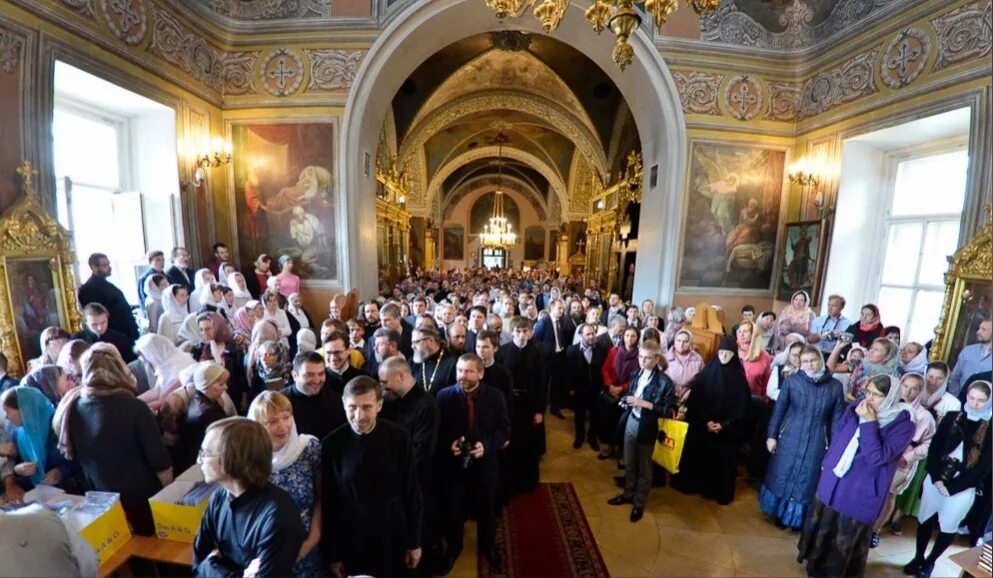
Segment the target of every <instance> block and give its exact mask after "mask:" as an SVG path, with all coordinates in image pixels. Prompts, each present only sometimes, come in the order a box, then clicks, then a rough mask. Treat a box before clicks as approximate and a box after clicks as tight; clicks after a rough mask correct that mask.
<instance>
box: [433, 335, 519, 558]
mask: <svg viewBox="0 0 993 578" xmlns="http://www.w3.org/2000/svg"><path fill="white" fill-rule="evenodd" d="M455 374H456V381H457V383H456V384H454V385H450V386H448V387H446V388H445V389H443V390H441V391H440V392H438V397H437V401H438V409H439V410H440V412H441V428H440V431H439V435H438V451H439V452H443V456H442V459H441V460H440V464H439V465H440V468H441V475H442V476H443V479H444V480H445V481H447V484H443V486H442V487H444V488H446V489H447V491H448V495H447V499H446V500H444V501H445V503H446V508H445V538H446V541H447V542H448V551H447V552H446V553H445V559H446V560H445V562H446V567H445V573H447V572H448V571H450V570H451V567H452V566H453V565H454V564H455V560H456V559H457V558H458V557H459V555H460V554H461V553H462V538H463V534H464V532H465V528H464V526H465V520H466V517H467V514H468V511H469V509H470V508H469V504H470V503H472V504H474V505H475V508H474V509H475V512H476V522H477V535H478V538H479V539H478V543H479V552H480V553H483V554H485V555H486V557H487V559H489V561H490V565H492V566H493V567H494V568H495V569H499V568H500V567H501V566H502V558H501V556H500V553H499V552H497V551H496V550H495V549H494V535H495V531H496V519H495V516H494V507H495V505H496V490H497V480H498V479H499V470H500V464H499V461H498V455H499V450H500V448H502V447H503V446H504V444H505V443H506V442H507V441H508V440H509V439H510V417H509V415H508V413H507V402H506V401H505V400H504V397H503V394H501V393H500V392H499V391H497V390H496V389H494V388H491V387H487V386H486V385H485V384H483V383H482V379H483V361H482V360H481V359H480V358H479V357H478V356H477V355H476V354H474V353H466V354H464V355H462V356H461V357H459V360H458V363H457V364H456V368H455ZM470 500H471V502H470Z"/></svg>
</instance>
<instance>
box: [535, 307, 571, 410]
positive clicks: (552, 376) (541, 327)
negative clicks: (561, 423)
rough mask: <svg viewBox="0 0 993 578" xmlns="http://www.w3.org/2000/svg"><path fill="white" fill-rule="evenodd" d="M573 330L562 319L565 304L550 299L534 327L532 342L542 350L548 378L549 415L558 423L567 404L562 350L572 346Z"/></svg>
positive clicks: (566, 374)
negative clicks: (542, 317) (540, 318)
mask: <svg viewBox="0 0 993 578" xmlns="http://www.w3.org/2000/svg"><path fill="white" fill-rule="evenodd" d="M575 332H576V326H575V325H573V324H572V321H571V320H569V319H568V318H566V317H565V304H564V303H563V302H562V300H561V299H553V300H552V302H551V304H549V306H548V317H546V318H544V319H542V320H540V321H538V324H537V325H535V327H534V339H535V340H536V341H537V342H538V345H539V346H540V347H541V350H542V355H543V360H544V363H545V367H547V371H548V376H549V387H550V389H551V399H550V403H549V405H551V410H550V411H549V413H551V414H552V415H554V416H555V417H557V418H559V419H565V416H564V415H562V406H563V405H565V404H566V402H567V401H568V400H566V384H565V380H566V379H567V378H568V372H567V370H566V364H565V363H566V362H565V350H566V348H567V347H569V345H571V344H572V338H573V334H574V333H575Z"/></svg>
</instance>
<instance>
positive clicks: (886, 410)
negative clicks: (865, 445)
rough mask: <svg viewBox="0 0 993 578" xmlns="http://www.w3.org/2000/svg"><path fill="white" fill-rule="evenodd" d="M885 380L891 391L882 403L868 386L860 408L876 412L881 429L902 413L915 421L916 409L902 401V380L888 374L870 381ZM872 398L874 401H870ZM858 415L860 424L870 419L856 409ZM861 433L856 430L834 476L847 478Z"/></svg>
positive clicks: (877, 394)
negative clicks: (865, 406) (863, 407)
mask: <svg viewBox="0 0 993 578" xmlns="http://www.w3.org/2000/svg"><path fill="white" fill-rule="evenodd" d="M883 379H885V380H888V381H889V389H888V390H887V391H886V394H885V396H884V397H883V398H882V401H881V402H879V404H878V405H876V404H875V400H878V399H879V392H877V391H875V389H873V390H872V391H870V390H869V389H868V386H866V396H865V397H864V398H863V399H862V400H861V401H860V402H859V406H863V405H868V406H869V407H872V408H873V409H874V410H875V414H876V421H878V422H879V427H880V429H882V428H884V427H886V426H888V425H889V424H890V422H892V421H893V420H895V419H896V418H897V416H899V415H900V413H901V412H907V413H909V414H910V416H911V421H913V415H914V409H913V408H912V407H910V404H908V403H904V402H903V401H902V400H901V399H900V393H901V391H900V380H899V379H897V377H896V376H895V375H890V374H888V373H884V374H881V375H877V376H875V377H873V378H871V379H869V383H870V384H876V383H878V382H879V380H883ZM870 397H871V398H872V400H870V399H869V398H870ZM856 413H857V414H858V415H859V423H863V422H865V421H868V418H867V417H865V415H863V413H864V412H860V409H859V408H856ZM859 433H860V430H855V435H853V436H852V439H851V440H849V442H848V446H847V447H846V448H845V452H844V453H843V454H841V459H840V460H838V463H837V464H836V465H835V466H834V468H833V470H832V471H833V472H834V475H836V476H838V477H839V478H843V477H845V474H846V473H848V470H849V468H851V467H852V462H853V461H854V460H855V453H856V452H858V449H859Z"/></svg>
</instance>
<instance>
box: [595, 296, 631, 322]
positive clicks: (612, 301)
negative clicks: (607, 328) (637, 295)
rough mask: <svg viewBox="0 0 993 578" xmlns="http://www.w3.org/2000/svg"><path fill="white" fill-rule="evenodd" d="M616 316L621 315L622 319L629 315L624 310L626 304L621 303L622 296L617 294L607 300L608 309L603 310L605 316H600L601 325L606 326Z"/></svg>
mask: <svg viewBox="0 0 993 578" xmlns="http://www.w3.org/2000/svg"><path fill="white" fill-rule="evenodd" d="M614 315H620V316H621V317H626V315H627V311H626V310H625V309H624V303H623V302H622V301H621V296H620V295H618V294H617V293H611V294H610V297H609V298H608V299H607V308H606V309H604V310H603V315H601V316H600V323H603V324H604V325H606V324H607V320H609V319H610V318H611V317H613V316H614Z"/></svg>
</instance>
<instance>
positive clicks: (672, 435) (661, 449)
mask: <svg viewBox="0 0 993 578" xmlns="http://www.w3.org/2000/svg"><path fill="white" fill-rule="evenodd" d="M688 430H689V424H688V423H686V422H685V421H679V420H676V419H670V418H661V419H659V435H658V439H657V440H656V441H655V449H654V450H653V451H652V461H653V462H655V463H657V464H658V465H660V466H662V467H663V468H665V470H666V471H668V472H669V473H671V474H678V473H679V460H680V459H681V458H682V456H683V447H684V446H685V445H686V432H687V431H688Z"/></svg>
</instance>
